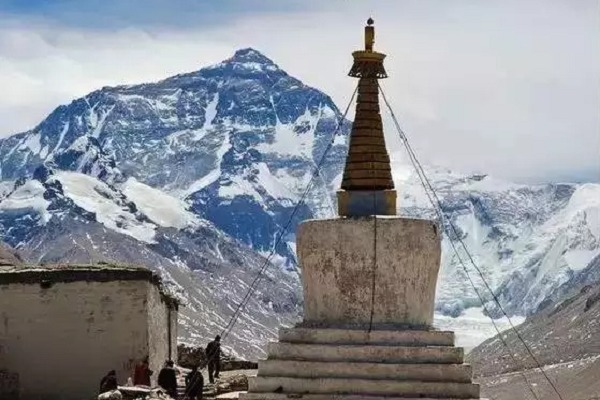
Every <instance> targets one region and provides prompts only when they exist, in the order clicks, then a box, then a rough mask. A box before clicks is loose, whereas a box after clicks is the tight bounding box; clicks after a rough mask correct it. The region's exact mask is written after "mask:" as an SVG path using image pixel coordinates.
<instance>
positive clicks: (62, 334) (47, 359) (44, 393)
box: [0, 280, 176, 400]
mask: <svg viewBox="0 0 600 400" xmlns="http://www.w3.org/2000/svg"><path fill="white" fill-rule="evenodd" d="M165 308H166V305H165V303H162V302H160V295H159V291H158V288H157V287H156V286H155V285H153V284H151V283H149V282H148V281H144V280H121V281H109V282H87V281H76V282H69V283H62V282H57V283H54V284H52V285H51V286H50V287H48V288H42V286H41V285H40V284H22V283H10V284H3V285H0V370H2V369H5V370H8V371H9V372H12V373H14V372H16V373H18V374H19V382H20V386H21V390H20V392H21V399H23V400H30V399H31V400H33V399H35V400H42V399H43V400H50V399H51V400H55V399H56V400H59V399H60V400H63V399H64V400H70V399H73V400H82V399H87V398H90V395H91V396H93V395H97V392H98V389H99V383H100V379H101V378H102V377H103V376H104V375H105V374H106V373H107V372H108V371H109V370H111V369H114V370H116V371H117V377H118V380H119V383H125V382H126V380H127V378H128V377H129V376H132V374H133V368H134V366H135V363H136V362H137V361H138V360H140V359H142V358H143V357H145V356H146V355H148V354H150V355H151V357H152V358H153V359H154V358H157V357H164V355H163V354H158V353H160V352H161V351H163V352H166V350H164V349H165V348H166V347H167V346H166V343H164V342H162V341H163V339H162V337H161V332H165V335H166V331H167V329H166V326H167V325H166V319H165V318H166V317H163V315H166V313H167V312H166V310H165ZM175 319H176V316H175ZM175 334H176V333H175ZM161 349H162V350H161ZM153 353H156V354H157V356H155V355H154V354H153ZM163 361H164V359H163ZM154 367H155V368H156V367H157V366H154ZM155 371H156V372H155V375H154V379H156V375H158V370H157V369H155Z"/></svg>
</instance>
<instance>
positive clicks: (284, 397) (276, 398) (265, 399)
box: [240, 393, 485, 400]
mask: <svg viewBox="0 0 600 400" xmlns="http://www.w3.org/2000/svg"><path fill="white" fill-rule="evenodd" d="M240 399H241V400H294V399H296V400H459V399H458V398H456V397H452V398H451V397H437V398H432V397H398V396H377V395H357V394H304V393H242V394H241V395H240ZM460 400H480V399H479V397H474V398H471V399H460ZM481 400H485V399H481Z"/></svg>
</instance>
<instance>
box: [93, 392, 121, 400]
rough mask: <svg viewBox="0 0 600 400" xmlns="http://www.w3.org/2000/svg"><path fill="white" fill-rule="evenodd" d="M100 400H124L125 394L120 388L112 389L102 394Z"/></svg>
mask: <svg viewBox="0 0 600 400" xmlns="http://www.w3.org/2000/svg"><path fill="white" fill-rule="evenodd" d="M98 400H123V395H122V394H121V392H120V391H119V390H111V391H110V392H104V393H102V394H100V395H99V396H98Z"/></svg>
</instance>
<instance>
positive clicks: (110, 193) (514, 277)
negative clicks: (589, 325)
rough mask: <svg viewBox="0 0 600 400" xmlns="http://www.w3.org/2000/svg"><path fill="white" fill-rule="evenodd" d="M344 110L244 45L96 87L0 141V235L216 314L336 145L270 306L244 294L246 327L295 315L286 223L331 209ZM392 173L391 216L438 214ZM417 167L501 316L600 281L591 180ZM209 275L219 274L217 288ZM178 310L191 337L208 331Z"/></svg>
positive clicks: (456, 272)
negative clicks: (143, 273) (179, 68)
mask: <svg viewBox="0 0 600 400" xmlns="http://www.w3.org/2000/svg"><path fill="white" fill-rule="evenodd" d="M341 117H342V116H341V115H340V112H339V110H338V109H337V107H336V106H335V104H333V102H332V101H331V99H330V98H329V97H328V96H327V95H326V94H324V93H322V92H320V91H319V90H317V89H314V88H311V87H308V86H306V85H305V84H303V83H302V82H301V81H299V80H298V79H296V78H294V77H292V76H290V75H289V74H287V73H286V72H285V71H283V70H281V69H280V68H279V67H278V66H277V65H276V64H275V63H274V62H273V61H272V60H270V59H269V58H267V57H265V56H264V55H262V54H261V53H259V52H258V51H256V50H253V49H242V50H239V51H237V52H236V53H235V54H234V55H233V57H231V58H230V59H228V60H225V61H223V62H222V63H219V64H216V65H213V66H209V67H206V68H202V69H200V70H198V71H194V72H191V73H187V74H181V75H177V76H174V77H170V78H167V79H165V80H163V81H160V82H155V83H147V84H142V85H131V86H118V87H106V88H102V89H100V90H97V91H94V92H92V93H90V94H88V95H87V96H84V97H82V98H79V99H76V100H74V101H73V102H72V103H70V104H68V105H64V106H60V107H58V108H57V109H56V110H54V111H53V112H52V113H51V114H50V115H49V116H48V117H47V118H46V119H45V120H44V121H42V122H41V123H40V124H39V125H38V126H36V127H35V128H34V129H32V130H30V131H27V132H24V133H20V134H17V135H14V136H11V137H8V138H4V139H1V140H0V175H1V177H2V179H3V180H2V181H1V182H0V234H1V235H2V237H3V238H4V239H5V240H6V241H8V242H9V243H10V244H12V245H13V246H16V247H18V248H19V250H21V251H23V252H24V253H25V254H26V255H27V256H28V258H29V260H30V261H34V262H37V261H69V260H73V261H78V262H88V261H94V260H102V259H109V260H122V261H128V262H132V261H133V262H140V263H148V264H149V265H151V266H152V265H155V264H156V268H159V269H160V270H161V271H162V272H163V274H164V275H165V276H171V278H172V281H173V285H174V287H175V286H177V284H180V285H181V286H182V287H184V288H185V291H184V292H187V293H188V294H189V296H190V299H189V301H190V302H196V306H195V308H196V309H198V310H203V311H202V312H207V313H209V314H210V315H213V316H214V315H215V313H217V314H218V315H220V316H221V317H223V318H224V315H226V314H228V313H229V312H232V310H231V307H234V306H235V301H234V300H235V298H236V296H240V295H242V294H243V293H240V291H242V292H243V290H242V289H240V288H241V287H243V285H246V284H247V282H248V280H247V279H249V277H250V276H251V275H252V271H255V270H256V268H258V267H259V265H261V263H262V262H263V261H264V260H263V258H262V257H261V255H262V256H265V255H266V254H267V253H268V252H269V251H270V250H271V248H272V246H273V245H274V243H275V240H276V237H277V234H278V232H279V231H280V230H281V229H282V228H283V227H284V226H286V225H287V221H288V219H289V218H290V216H291V214H292V210H293V209H294V206H295V205H296V204H297V202H298V201H299V198H300V195H301V193H302V192H303V191H304V188H305V187H306V184H307V182H308V181H309V180H310V177H311V174H312V172H313V169H314V167H315V163H316V161H317V160H319V159H320V157H321V154H322V153H323V151H324V150H325V148H326V146H327V144H328V142H329V141H330V140H333V141H334V145H333V147H332V149H331V151H330V153H329V154H328V157H327V159H326V162H325V164H324V166H323V169H322V170H321V171H320V173H319V175H318V176H317V178H316V179H315V185H314V187H313V189H312V190H311V192H310V194H309V196H308V197H307V199H306V200H307V201H306V203H305V204H303V205H302V206H301V207H300V208H299V210H298V212H297V213H296V215H295V217H294V220H293V221H292V222H293V223H292V224H291V226H290V227H289V230H288V232H287V235H286V236H285V237H284V238H283V241H282V243H281V245H280V246H279V247H278V248H277V249H276V250H277V254H276V255H277V256H276V257H275V259H274V262H275V263H276V264H278V265H279V266H282V267H283V269H279V270H273V272H272V273H273V274H274V275H273V282H270V281H267V283H265V285H266V286H265V287H264V288H261V290H264V292H263V293H271V292H273V293H275V294H276V297H277V299H279V300H277V299H275V301H272V300H268V301H267V302H266V303H265V304H271V305H270V306H268V307H266V306H264V305H262V306H261V305H260V304H258V303H253V304H254V306H253V307H254V310H253V311H252V312H251V314H250V317H249V318H253V319H254V320H255V321H262V322H261V324H263V325H264V327H262V328H260V329H258V330H257V333H256V335H257V336H259V337H265V335H267V332H270V333H273V329H274V328H275V325H276V322H277V323H278V322H279V321H280V320H281V321H283V320H289V319H290V318H293V316H294V315H296V314H295V313H296V312H297V311H298V310H297V307H298V305H299V302H300V300H299V299H298V296H299V294H298V281H297V275H296V274H297V270H296V265H295V235H294V232H295V229H296V226H297V224H298V223H299V222H300V221H302V220H304V219H307V218H318V217H322V216H331V215H332V214H334V213H335V211H334V210H335V206H334V204H335V203H334V191H335V190H336V189H337V185H339V181H340V174H341V171H342V168H343V159H344V155H345V152H346V149H347V134H348V130H349V129H348V128H349V122H348V121H342V128H341V130H340V132H339V134H338V135H337V136H335V137H332V134H333V131H334V130H335V127H336V125H337V122H338V121H339V120H340V119H341ZM396 158H397V157H396ZM397 161H401V160H397ZM393 168H394V177H395V179H396V187H397V190H398V196H399V202H400V207H401V209H400V211H401V212H402V214H404V215H409V216H415V217H420V218H423V217H425V218H432V217H433V213H432V210H431V208H430V206H429V204H428V203H427V199H426V197H425V195H424V192H423V190H422V188H421V187H420V184H419V182H418V180H417V179H416V176H415V174H414V172H412V171H411V170H410V169H408V168H407V167H406V165H404V164H402V163H400V162H398V163H397V164H395V165H394V166H393ZM427 172H428V175H429V178H430V180H431V181H432V184H433V186H434V187H435V188H436V190H437V191H438V193H439V195H440V197H441V198H442V203H443V204H442V206H443V208H444V210H445V211H446V212H447V213H448V214H449V215H451V218H452V220H453V222H454V223H455V225H456V226H457V227H458V230H459V235H460V237H461V238H462V239H463V240H464V242H465V243H466V245H467V246H468V248H469V250H470V251H471V252H472V254H473V256H474V258H475V260H476V262H477V264H478V265H479V266H480V267H481V269H482V271H483V274H484V275H485V277H486V280H487V281H488V282H490V284H491V285H492V287H493V288H494V289H496V290H497V292H498V295H499V297H500V298H501V301H502V303H503V305H504V307H505V309H506V310H507V311H508V312H509V313H510V314H513V315H528V314H531V313H533V312H535V311H536V310H537V309H538V308H540V307H542V306H543V305H544V304H545V302H547V301H551V300H554V299H558V298H560V297H562V296H564V295H565V293H567V292H570V291H572V290H578V289H579V288H580V287H581V285H585V284H587V283H589V282H590V281H591V280H593V279H594V277H597V276H598V274H600V272H598V271H599V270H600V269H599V267H598V266H597V265H595V264H593V263H590V264H588V263H589V262H590V261H591V260H592V259H593V258H594V257H597V256H598V255H599V254H600V218H599V215H600V212H599V210H600V205H599V204H598V201H597V200H598V199H599V198H600V185H598V184H584V185H579V184H545V185H518V184H514V183H510V182H503V181H499V180H496V179H493V178H491V177H488V176H484V175H464V174H458V173H455V172H452V171H448V170H445V169H441V168H436V167H427ZM88 235H89V238H88ZM450 240H454V241H455V242H456V240H457V238H456V237H451V238H444V242H443V258H442V270H441V273H440V281H439V283H438V293H437V294H438V298H437V300H438V301H437V306H436V309H437V311H438V312H440V313H443V314H445V315H446V316H459V315H461V313H463V312H464V310H465V309H468V308H472V307H479V306H480V304H479V300H478V299H477V297H476V296H475V293H474V292H473V290H472V288H471V287H470V284H469V282H468V279H467V277H466V274H465V273H464V271H463V270H462V268H461V267H460V266H459V265H458V261H457V259H456V257H455V256H454V255H453V253H452V252H451V250H450ZM463 258H464V255H463ZM586 264H588V265H587V266H586ZM468 268H469V271H470V275H471V276H472V277H473V279H474V280H475V283H476V284H477V285H478V286H480V287H481V286H482V282H481V281H480V279H479V278H478V276H477V273H475V271H474V270H473V269H472V268H471V267H470V266H468ZM190 271H192V272H190ZM236 274H241V275H239V279H241V281H240V282H239V284H240V285H241V286H240V287H239V288H238V289H237V290H236V291H234V292H232V294H231V295H229V294H227V293H230V292H231V291H233V290H234V287H235V284H234V283H231V282H229V283H227V282H228V281H227V277H228V276H231V275H234V276H236V277H238V275H236ZM275 274H276V275H275ZM194 279H202V280H207V281H208V282H209V285H208V287H206V286H204V285H203V284H202V283H199V282H198V281H197V280H194ZM236 279H237V278H236ZM180 281H181V282H180ZM278 281H281V283H277V282H278ZM211 282H219V284H218V285H217V284H216V283H215V285H216V286H215V288H214V289H213V288H212V287H211V285H212V283H211ZM271 283H272V284H271ZM280 284H281V285H282V287H281V288H279V285H280ZM222 285H226V286H222ZM227 285H230V286H227ZM231 285H234V286H231ZM269 285H271V286H269ZM196 286H198V287H196ZM279 290H281V292H280V291H279ZM484 293H485V292H484ZM220 296H225V297H220ZM486 296H488V297H487V300H489V295H486ZM230 297H231V298H230ZM199 299H204V300H206V301H209V303H210V304H211V305H210V306H207V305H206V304H205V305H204V306H201V304H203V303H202V301H201V300H199ZM211 299H213V300H214V299H224V300H223V301H217V300H214V301H213V300H211ZM204 300H203V301H204ZM221 303H224V304H221ZM261 304H262V303H261ZM488 305H489V306H490V310H491V312H492V314H493V315H494V316H498V315H499V312H498V310H497V309H495V308H494V306H493V304H488ZM221 307H225V308H221ZM269 307H273V308H272V309H271V308H269ZM277 310H279V311H280V312H281V313H279V311H277ZM186 312H187V311H186ZM273 312H274V314H273ZM199 315H200V314H199ZM186 318H188V328H189V329H187V328H186V332H188V333H186V335H188V336H189V335H192V334H193V332H194V330H195V329H198V330H199V331H202V330H203V329H205V328H203V327H202V326H200V327H192V326H190V325H189V321H191V320H192V319H193V318H195V317H193V316H192V315H190V316H189V317H186ZM219 318H220V317H219ZM219 318H217V317H210V318H209V321H210V322H207V324H208V325H210V324H212V321H214V320H220V319H219ZM221 322H223V321H221ZM248 323H250V321H249V322H248ZM202 332H204V331H202ZM202 335H204V333H202ZM246 339H247V340H249V341H250V342H252V341H251V340H250V339H249V338H246ZM240 340H241V339H240ZM250 342H248V341H243V343H245V344H240V346H242V347H243V348H244V349H248V346H250V345H249V344H248V343H250ZM240 343H242V342H240ZM252 343H254V342H252Z"/></svg>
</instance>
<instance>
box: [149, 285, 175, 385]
mask: <svg viewBox="0 0 600 400" xmlns="http://www.w3.org/2000/svg"><path fill="white" fill-rule="evenodd" d="M169 325H170V330H171V331H170V335H169ZM169 336H170V337H169ZM148 340H149V354H150V369H151V370H152V371H154V374H153V375H152V382H153V383H156V379H157V377H158V372H159V371H160V369H161V368H162V367H163V365H164V363H165V361H166V360H169V359H170V360H173V361H174V362H177V310H175V309H170V308H169V307H168V306H167V304H166V302H165V299H164V298H163V296H162V295H161V293H160V291H159V290H158V288H157V287H156V286H154V285H152V286H149V287H148ZM169 340H171V343H170V345H169ZM169 350H170V352H171V353H170V354H169Z"/></svg>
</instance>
